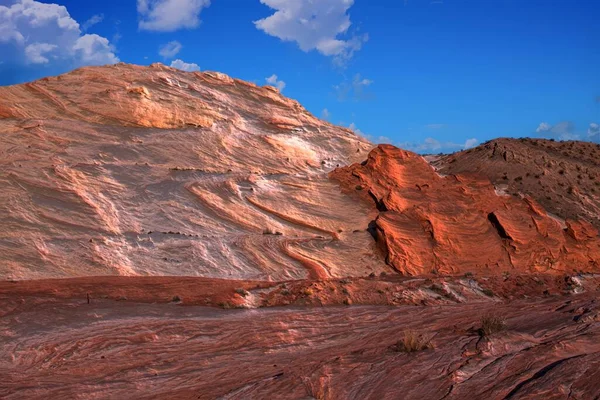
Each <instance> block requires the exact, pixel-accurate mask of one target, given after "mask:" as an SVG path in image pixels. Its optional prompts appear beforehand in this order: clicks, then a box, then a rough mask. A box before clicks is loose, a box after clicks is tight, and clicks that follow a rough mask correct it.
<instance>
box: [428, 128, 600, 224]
mask: <svg viewBox="0 0 600 400" xmlns="http://www.w3.org/2000/svg"><path fill="white" fill-rule="evenodd" d="M432 164H433V165H434V166H435V167H436V168H437V169H438V170H439V172H440V173H443V174H478V175H482V176H485V177H486V178H488V179H489V180H490V181H491V182H492V183H493V184H494V185H495V186H496V187H497V188H499V189H500V190H502V191H504V192H506V193H508V194H511V195H516V196H518V195H520V194H524V195H528V196H531V197H532V198H534V199H535V200H536V201H537V202H538V203H540V204H541V205H542V206H544V208H545V209H546V210H548V211H549V212H550V213H552V214H554V215H556V216H557V217H559V218H562V219H585V220H587V221H590V223H591V224H592V225H594V226H595V227H596V228H597V229H600V144H595V143H589V142H580V141H567V142H558V141H554V140H546V139H530V138H523V139H509V138H501V139H494V140H491V141H489V142H487V143H484V144H482V145H480V146H478V147H475V148H473V149H469V150H465V151H461V152H458V153H454V154H449V155H445V156H441V157H437V156H436V157H432Z"/></svg>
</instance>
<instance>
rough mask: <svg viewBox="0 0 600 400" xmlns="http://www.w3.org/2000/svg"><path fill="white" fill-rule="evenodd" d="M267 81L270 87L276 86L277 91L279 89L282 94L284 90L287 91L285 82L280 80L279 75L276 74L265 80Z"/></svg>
mask: <svg viewBox="0 0 600 400" xmlns="http://www.w3.org/2000/svg"><path fill="white" fill-rule="evenodd" d="M265 80H266V81H267V83H268V84H269V85H271V86H275V87H276V88H277V89H279V91H280V92H282V91H283V89H285V82H284V81H280V80H278V79H277V75H275V74H273V75H271V76H270V77H268V78H265Z"/></svg>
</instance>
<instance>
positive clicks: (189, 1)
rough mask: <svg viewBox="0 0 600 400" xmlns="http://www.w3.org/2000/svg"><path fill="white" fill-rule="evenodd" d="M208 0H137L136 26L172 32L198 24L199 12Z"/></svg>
mask: <svg viewBox="0 0 600 400" xmlns="http://www.w3.org/2000/svg"><path fill="white" fill-rule="evenodd" d="M208 6H210V0H137V11H138V15H139V19H140V21H139V24H138V27H139V28H140V29H141V30H146V31H159V32H173V31H176V30H179V29H193V28H197V27H198V25H200V12H201V11H202V9H204V8H206V7H208Z"/></svg>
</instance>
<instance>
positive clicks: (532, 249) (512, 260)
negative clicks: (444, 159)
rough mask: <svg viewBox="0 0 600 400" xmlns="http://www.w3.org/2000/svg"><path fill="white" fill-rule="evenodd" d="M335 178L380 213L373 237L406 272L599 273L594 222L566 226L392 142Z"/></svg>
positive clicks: (599, 243) (529, 202) (526, 201)
mask: <svg viewBox="0 0 600 400" xmlns="http://www.w3.org/2000/svg"><path fill="white" fill-rule="evenodd" d="M331 176H332V177H333V178H335V179H337V180H339V181H340V182H341V184H342V187H343V188H345V189H346V191H347V192H349V191H354V192H356V193H358V194H359V196H361V197H363V198H364V199H366V201H370V203H371V205H372V208H373V209H377V210H378V211H379V215H378V217H377V218H376V219H375V220H374V222H373V224H372V233H373V234H374V236H376V239H377V241H378V242H379V243H380V244H381V246H382V247H383V249H384V250H385V251H386V253H387V262H388V263H389V264H390V265H392V266H393V267H394V268H395V269H396V270H397V271H399V272H401V273H403V274H408V275H422V274H428V273H432V272H434V273H442V274H456V273H465V272H474V271H477V272H484V273H501V272H510V271H520V272H524V271H529V272H545V273H564V272H566V271H568V272H573V271H586V272H597V271H598V268H599V265H600V240H599V238H598V231H597V230H596V229H595V228H594V227H593V226H592V225H591V224H590V223H588V222H586V221H584V220H578V221H574V220H567V221H566V226H565V227H564V228H563V227H562V226H561V223H560V222H559V221H557V220H556V219H555V218H552V217H550V216H549V215H548V214H547V213H546V211H545V210H544V209H543V208H542V207H541V206H540V205H539V204H538V203H537V202H536V201H535V200H533V199H532V198H530V197H527V196H526V197H523V198H520V197H512V196H505V195H502V194H501V193H498V192H497V191H496V189H495V187H494V186H493V185H492V184H491V183H490V181H489V180H488V179H487V178H485V177H482V176H479V177H478V176H475V175H470V176H461V175H451V176H441V175H439V174H438V173H436V171H435V170H434V169H432V168H431V166H430V165H429V164H428V163H427V161H426V160H425V159H424V158H423V157H421V156H419V155H417V154H414V153H411V152H408V151H404V150H401V149H398V148H396V147H393V146H390V145H380V146H378V147H377V148H376V149H374V150H373V151H371V153H370V154H369V157H368V159H367V160H366V161H365V162H363V163H360V164H353V165H352V166H349V167H345V168H340V169H338V170H336V171H334V172H332V174H331Z"/></svg>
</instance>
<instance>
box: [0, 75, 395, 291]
mask: <svg viewBox="0 0 600 400" xmlns="http://www.w3.org/2000/svg"><path fill="white" fill-rule="evenodd" d="M370 148H371V145H370V144H369V143H368V142H367V141H365V140H364V139H362V138H360V137H358V136H356V135H355V134H354V133H352V132H351V131H350V130H348V129H344V128H340V127H337V126H333V125H331V124H329V123H327V122H325V121H321V120H319V119H317V118H315V117H314V116H312V115H311V114H310V113H308V112H307V111H306V110H305V109H304V108H303V107H302V106H301V105H300V104H299V103H298V102H296V101H294V100H290V99H288V98H286V97H284V96H282V95H281V94H280V93H279V92H278V91H277V89H275V88H273V87H268V86H267V87H257V86H255V85H253V84H251V83H247V82H244V81H240V80H237V79H232V78H230V77H228V76H226V75H224V74H220V73H212V72H202V73H187V72H181V71H178V70H176V69H173V68H169V67H166V66H163V65H160V64H157V65H153V66H151V67H139V66H132V65H125V64H120V65H116V66H107V67H90V68H82V69H79V70H76V71H73V72H71V73H68V74H66V75H61V76H58V77H53V78H44V79H41V80H39V81H36V82H33V83H28V84H24V85H17V86H12V87H2V88H0V154H2V157H0V186H1V187H2V190H1V191H0V227H1V228H0V276H1V277H3V278H16V279H23V278H26V279H31V278H43V277H73V276H98V275H186V276H204V277H214V278H228V279H261V280H269V279H275V280H282V279H302V278H308V277H311V278H326V277H330V276H348V275H357V274H358V275H365V274H369V273H371V272H375V273H380V272H382V271H385V270H388V271H389V268H388V267H386V265H385V263H384V262H383V261H382V259H381V257H379V256H378V255H377V254H375V252H374V251H373V248H372V247H373V246H372V238H371V236H370V235H369V233H368V232H367V231H366V227H367V226H368V222H369V221H370V220H371V218H372V216H369V215H368V213H364V212H362V206H361V205H359V204H356V203H355V202H354V201H352V200H351V199H349V198H347V196H344V195H342V194H341V193H340V191H339V189H338V186H337V184H335V183H333V182H330V181H329V179H328V178H327V173H328V172H329V171H331V170H332V169H333V168H335V167H337V166H340V165H346V164H348V163H351V162H354V161H358V160H362V159H363V158H364V157H366V154H367V152H368V150H369V149H370Z"/></svg>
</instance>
